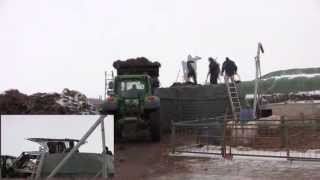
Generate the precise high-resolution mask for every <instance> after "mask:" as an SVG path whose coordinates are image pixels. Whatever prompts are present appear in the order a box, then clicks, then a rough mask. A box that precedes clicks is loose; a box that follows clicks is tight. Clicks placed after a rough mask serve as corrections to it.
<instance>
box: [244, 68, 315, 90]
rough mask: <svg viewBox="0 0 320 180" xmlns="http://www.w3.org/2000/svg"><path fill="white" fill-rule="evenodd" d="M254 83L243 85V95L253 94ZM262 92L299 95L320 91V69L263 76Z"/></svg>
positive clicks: (282, 71)
mask: <svg viewBox="0 0 320 180" xmlns="http://www.w3.org/2000/svg"><path fill="white" fill-rule="evenodd" d="M253 87H254V81H244V82H242V83H241V91H242V92H243V94H252V93H253ZM260 90H261V92H262V93H264V94H271V93H285V94H287V93H297V92H301V91H314V90H320V68H303V69H288V70H281V71H274V72H271V73H268V74H266V75H264V76H262V80H261V81H260Z"/></svg>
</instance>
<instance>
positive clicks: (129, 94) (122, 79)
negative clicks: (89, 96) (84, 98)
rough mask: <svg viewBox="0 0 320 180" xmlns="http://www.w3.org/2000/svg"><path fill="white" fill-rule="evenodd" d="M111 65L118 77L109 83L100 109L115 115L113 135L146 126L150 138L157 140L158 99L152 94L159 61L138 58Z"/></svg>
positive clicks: (158, 136) (158, 135) (158, 122)
mask: <svg viewBox="0 0 320 180" xmlns="http://www.w3.org/2000/svg"><path fill="white" fill-rule="evenodd" d="M113 66H114V67H115V68H116V69H117V76H116V77H115V78H114V81H111V82H110V83H109V89H111V91H108V95H109V96H108V98H107V99H106V101H105V102H104V103H103V105H102V108H101V112H102V113H104V114H113V115H114V123H115V124H114V127H115V138H116V139H121V138H122V137H123V134H124V131H129V130H130V131H131V132H132V131H133V132H138V131H140V130H143V129H149V130H150V136H151V139H152V141H154V142H158V141H160V131H161V128H160V99H159V97H157V96H155V95H154V92H155V89H156V88H158V87H159V80H158V75H159V67H160V63H158V62H154V63H152V62H150V61H148V60H147V59H146V58H137V59H129V60H127V61H116V62H114V64H113Z"/></svg>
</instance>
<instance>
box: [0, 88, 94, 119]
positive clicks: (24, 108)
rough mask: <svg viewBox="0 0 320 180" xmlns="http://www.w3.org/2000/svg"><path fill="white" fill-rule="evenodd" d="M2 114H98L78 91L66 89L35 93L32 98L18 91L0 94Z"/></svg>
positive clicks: (0, 110)
mask: <svg viewBox="0 0 320 180" xmlns="http://www.w3.org/2000/svg"><path fill="white" fill-rule="evenodd" d="M0 113H1V114H98V112H97V111H96V108H95V107H94V106H93V105H92V104H90V103H89V102H88V99H87V97H86V96H85V95H84V94H81V93H80V92H78V91H74V90H69V89H64V90H63V91H62V93H61V94H59V93H35V94H32V95H30V96H28V95H26V94H23V93H21V92H19V91H18V90H8V91H5V92H4V93H3V94H0Z"/></svg>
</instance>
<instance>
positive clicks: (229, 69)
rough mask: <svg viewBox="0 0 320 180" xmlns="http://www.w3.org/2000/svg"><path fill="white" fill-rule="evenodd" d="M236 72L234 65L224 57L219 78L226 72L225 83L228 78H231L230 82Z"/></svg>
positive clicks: (236, 68)
mask: <svg viewBox="0 0 320 180" xmlns="http://www.w3.org/2000/svg"><path fill="white" fill-rule="evenodd" d="M237 70H238V67H237V65H236V63H235V62H234V61H232V60H230V59H229V58H228V57H226V60H225V61H224V62H223V64H222V71H221V76H223V73H224V71H226V74H225V76H224V78H225V80H226V81H227V80H228V79H229V78H231V80H232V81H234V75H235V74H237Z"/></svg>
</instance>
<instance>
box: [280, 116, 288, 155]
mask: <svg viewBox="0 0 320 180" xmlns="http://www.w3.org/2000/svg"><path fill="white" fill-rule="evenodd" d="M281 120H282V122H284V123H283V125H284V136H285V147H286V152H287V159H289V158H290V142H289V131H288V124H287V123H285V121H284V120H283V117H281Z"/></svg>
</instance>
